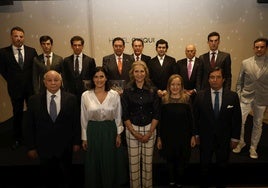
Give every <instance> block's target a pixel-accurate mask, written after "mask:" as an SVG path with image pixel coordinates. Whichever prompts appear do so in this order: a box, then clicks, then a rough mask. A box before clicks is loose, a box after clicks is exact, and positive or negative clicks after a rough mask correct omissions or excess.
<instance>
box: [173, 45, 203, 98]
mask: <svg viewBox="0 0 268 188" xmlns="http://www.w3.org/2000/svg"><path fill="white" fill-rule="evenodd" d="M195 54H196V47H195V45H193V44H189V45H187V46H186V47H185V55H186V58H183V59H180V60H178V61H177V64H176V66H177V71H178V74H179V75H181V77H182V79H183V83H184V89H185V91H186V93H187V94H188V95H189V96H191V101H192V102H193V101H194V98H195V95H196V88H197V86H196V81H197V74H198V73H199V66H200V60H199V58H197V57H195Z"/></svg>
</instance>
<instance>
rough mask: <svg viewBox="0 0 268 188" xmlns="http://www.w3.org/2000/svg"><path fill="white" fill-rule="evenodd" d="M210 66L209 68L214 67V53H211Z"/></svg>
mask: <svg viewBox="0 0 268 188" xmlns="http://www.w3.org/2000/svg"><path fill="white" fill-rule="evenodd" d="M210 66H211V68H214V67H215V66H216V62H215V52H212V57H211V60H210Z"/></svg>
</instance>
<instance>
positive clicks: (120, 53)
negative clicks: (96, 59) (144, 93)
mask: <svg viewBox="0 0 268 188" xmlns="http://www.w3.org/2000/svg"><path fill="white" fill-rule="evenodd" d="M112 45H113V50H114V53H113V54H111V55H107V56H105V57H103V59H102V66H103V67H104V68H105V69H106V71H107V73H108V76H109V79H110V80H124V81H125V84H126V83H127V82H128V81H129V70H130V68H131V65H132V63H133V62H134V58H133V56H131V55H129V54H125V53H124V49H125V41H124V39H123V38H121V37H116V38H114V39H113V42H112ZM120 63H122V65H121V67H120ZM120 69H121V70H120Z"/></svg>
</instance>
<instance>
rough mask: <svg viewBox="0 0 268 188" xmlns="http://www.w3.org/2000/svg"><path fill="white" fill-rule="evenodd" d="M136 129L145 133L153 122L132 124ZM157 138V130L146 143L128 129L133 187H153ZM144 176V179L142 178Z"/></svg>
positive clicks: (131, 183) (131, 182) (127, 138)
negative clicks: (154, 152)
mask: <svg viewBox="0 0 268 188" xmlns="http://www.w3.org/2000/svg"><path fill="white" fill-rule="evenodd" d="M132 126H133V128H134V130H135V131H137V132H139V133H140V134H142V135H145V134H146V133H147V132H148V131H149V130H150V127H151V124H149V125H146V126H144V127H141V126H136V125H132ZM155 139H156V130H155V131H154V133H153V134H152V136H151V137H150V139H149V141H148V142H146V143H142V142H139V141H138V140H137V139H136V138H135V137H134V136H133V135H132V134H131V133H130V132H129V131H128V130H127V129H126V141H127V145H128V157H129V173H130V187H131V188H149V187H153V179H152V163H153V151H154V144H155ZM141 177H142V179H141Z"/></svg>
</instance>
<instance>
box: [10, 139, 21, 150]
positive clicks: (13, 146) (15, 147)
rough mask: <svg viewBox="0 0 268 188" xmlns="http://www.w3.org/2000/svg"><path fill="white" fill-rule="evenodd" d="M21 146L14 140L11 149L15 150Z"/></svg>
mask: <svg viewBox="0 0 268 188" xmlns="http://www.w3.org/2000/svg"><path fill="white" fill-rule="evenodd" d="M20 146H21V143H20V142H19V141H15V143H14V144H13V145H12V146H11V149H12V150H16V149H18V148H19V147H20Z"/></svg>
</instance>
